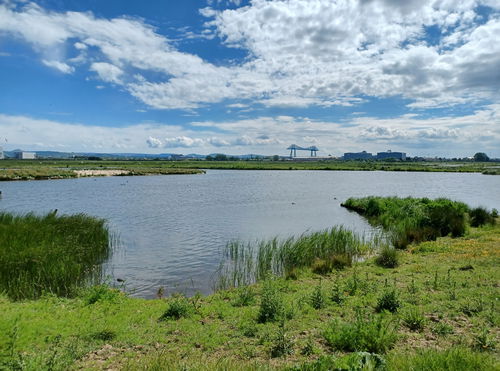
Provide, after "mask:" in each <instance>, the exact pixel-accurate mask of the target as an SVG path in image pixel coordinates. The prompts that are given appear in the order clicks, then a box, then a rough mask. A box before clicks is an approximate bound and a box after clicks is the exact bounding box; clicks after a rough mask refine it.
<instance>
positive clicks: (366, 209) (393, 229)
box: [342, 196, 470, 248]
mask: <svg viewBox="0 0 500 371" xmlns="http://www.w3.org/2000/svg"><path fill="white" fill-rule="evenodd" d="M342 206H343V207H345V208H347V209H349V210H353V211H355V212H357V213H359V214H361V215H363V216H365V217H366V218H367V219H368V220H369V221H370V222H371V224H374V225H380V226H382V227H383V228H384V230H385V231H386V232H387V233H388V236H389V240H390V241H391V243H392V244H393V246H394V247H396V248H406V246H408V245H409V244H411V243H413V242H422V241H429V240H435V239H436V238H437V237H444V236H448V235H451V236H452V237H461V236H463V235H464V234H465V232H466V229H467V225H468V224H467V223H468V213H469V212H470V209H469V207H468V206H467V205H466V204H464V203H462V202H458V201H451V200H448V199H446V198H438V199H435V200H431V199H428V198H413V197H407V198H399V197H373V196H371V197H363V198H349V199H348V200H347V201H346V202H344V203H343V204H342Z"/></svg>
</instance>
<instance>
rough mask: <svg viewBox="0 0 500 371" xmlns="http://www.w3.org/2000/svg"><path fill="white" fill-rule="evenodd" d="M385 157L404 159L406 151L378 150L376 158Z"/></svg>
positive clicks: (382, 158)
mask: <svg viewBox="0 0 500 371" xmlns="http://www.w3.org/2000/svg"><path fill="white" fill-rule="evenodd" d="M387 159H395V160H401V161H405V160H406V153H405V152H392V151H391V150H388V151H387V152H378V153H377V160H387Z"/></svg>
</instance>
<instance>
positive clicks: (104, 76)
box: [90, 62, 123, 84]
mask: <svg viewBox="0 0 500 371" xmlns="http://www.w3.org/2000/svg"><path fill="white" fill-rule="evenodd" d="M90 70H91V71H95V72H97V74H98V75H99V77H100V79H101V80H102V81H106V82H112V83H115V84H120V83H121V82H122V81H121V78H120V77H121V76H122V75H123V71H122V70H121V69H120V68H118V67H116V66H114V65H112V64H110V63H105V62H96V63H92V65H91V66H90Z"/></svg>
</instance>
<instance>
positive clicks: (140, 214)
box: [0, 170, 500, 298]
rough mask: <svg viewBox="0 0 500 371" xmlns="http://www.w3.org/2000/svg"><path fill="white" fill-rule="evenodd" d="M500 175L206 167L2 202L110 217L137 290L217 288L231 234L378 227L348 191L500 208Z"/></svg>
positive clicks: (39, 187)
mask: <svg viewBox="0 0 500 371" xmlns="http://www.w3.org/2000/svg"><path fill="white" fill-rule="evenodd" d="M499 190H500V176H487V175H481V174H467V173H416V172H408V173H406V172H368V171H366V172H361V171H358V172H356V171H234V170H233V171H232V170H208V171H207V173H206V174H203V175H167V176H144V177H124V176H122V177H102V178H79V179H67V180H47V181H31V182H2V183H0V191H2V198H1V199H0V208H1V209H3V210H7V211H15V212H29V211H35V212H37V213H45V212H48V211H50V210H54V209H58V213H59V214H73V213H87V214H89V215H93V216H97V217H102V218H105V219H107V220H108V223H109V226H110V228H111V230H112V231H113V233H115V234H116V235H117V236H118V237H119V247H118V248H117V249H116V251H115V252H114V254H113V256H112V258H111V259H110V261H109V262H108V263H107V265H106V271H107V274H108V275H109V280H110V281H111V282H116V279H117V278H120V279H123V280H125V288H126V290H127V291H129V292H131V293H132V295H135V296H140V297H145V298H151V297H154V296H155V293H156V292H157V290H158V288H160V287H164V289H165V292H166V293H167V294H170V293H172V292H174V291H181V292H184V293H186V294H188V295H191V294H193V293H194V292H196V291H201V292H202V293H205V294H207V293H210V292H211V291H212V287H213V279H214V273H215V271H216V269H217V267H218V266H219V262H220V260H221V252H222V250H223V249H224V247H225V245H226V243H227V242H228V241H231V240H234V239H241V240H244V241H255V240H259V239H264V238H270V237H274V236H281V237H288V236H290V235H299V234H302V233H304V232H307V231H317V230H321V229H325V228H329V227H331V226H334V225H344V226H345V227H347V228H351V229H353V230H355V231H357V232H360V233H365V234H369V233H370V231H371V228H370V226H369V225H368V224H367V223H366V222H365V221H364V220H363V219H362V218H361V217H359V216H358V215H356V214H354V213H351V212H348V211H347V210H345V209H344V208H342V207H340V203H341V202H343V201H345V200H346V199H347V198H349V197H352V196H353V197H362V196H369V195H377V196H393V195H397V196H415V197H429V198H436V197H447V198H450V199H453V200H459V201H463V202H465V203H467V204H469V205H470V206H486V207H487V208H489V209H491V208H497V209H500V191H499Z"/></svg>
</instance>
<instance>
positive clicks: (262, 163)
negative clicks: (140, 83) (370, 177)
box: [0, 160, 500, 180]
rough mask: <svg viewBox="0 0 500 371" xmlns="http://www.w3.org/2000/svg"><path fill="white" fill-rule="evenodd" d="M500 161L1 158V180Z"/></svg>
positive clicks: (473, 168) (437, 167)
mask: <svg viewBox="0 0 500 371" xmlns="http://www.w3.org/2000/svg"><path fill="white" fill-rule="evenodd" d="M498 166H499V165H498V164H496V163H489V162H450V161H446V162H444V161H443V162H439V161H436V162H430V161H422V162H383V161H341V160H319V161H300V160H294V161H288V160H280V161H271V160H249V161H204V160H197V161H194V160H182V161H166V160H144V161H137V160H128V161H125V160H102V161H90V160H22V161H21V160H2V161H1V163H0V167H1V169H0V180H30V179H51V178H52V179H57V178H66V177H76V173H75V170H84V169H87V170H123V171H130V172H131V173H132V174H131V175H154V174H184V173H189V174H191V173H196V172H198V170H201V169H225V170H353V171H410V172H413V171H418V172H467V173H472V172H474V173H484V174H491V175H498V174H500V169H499V167H498Z"/></svg>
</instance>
